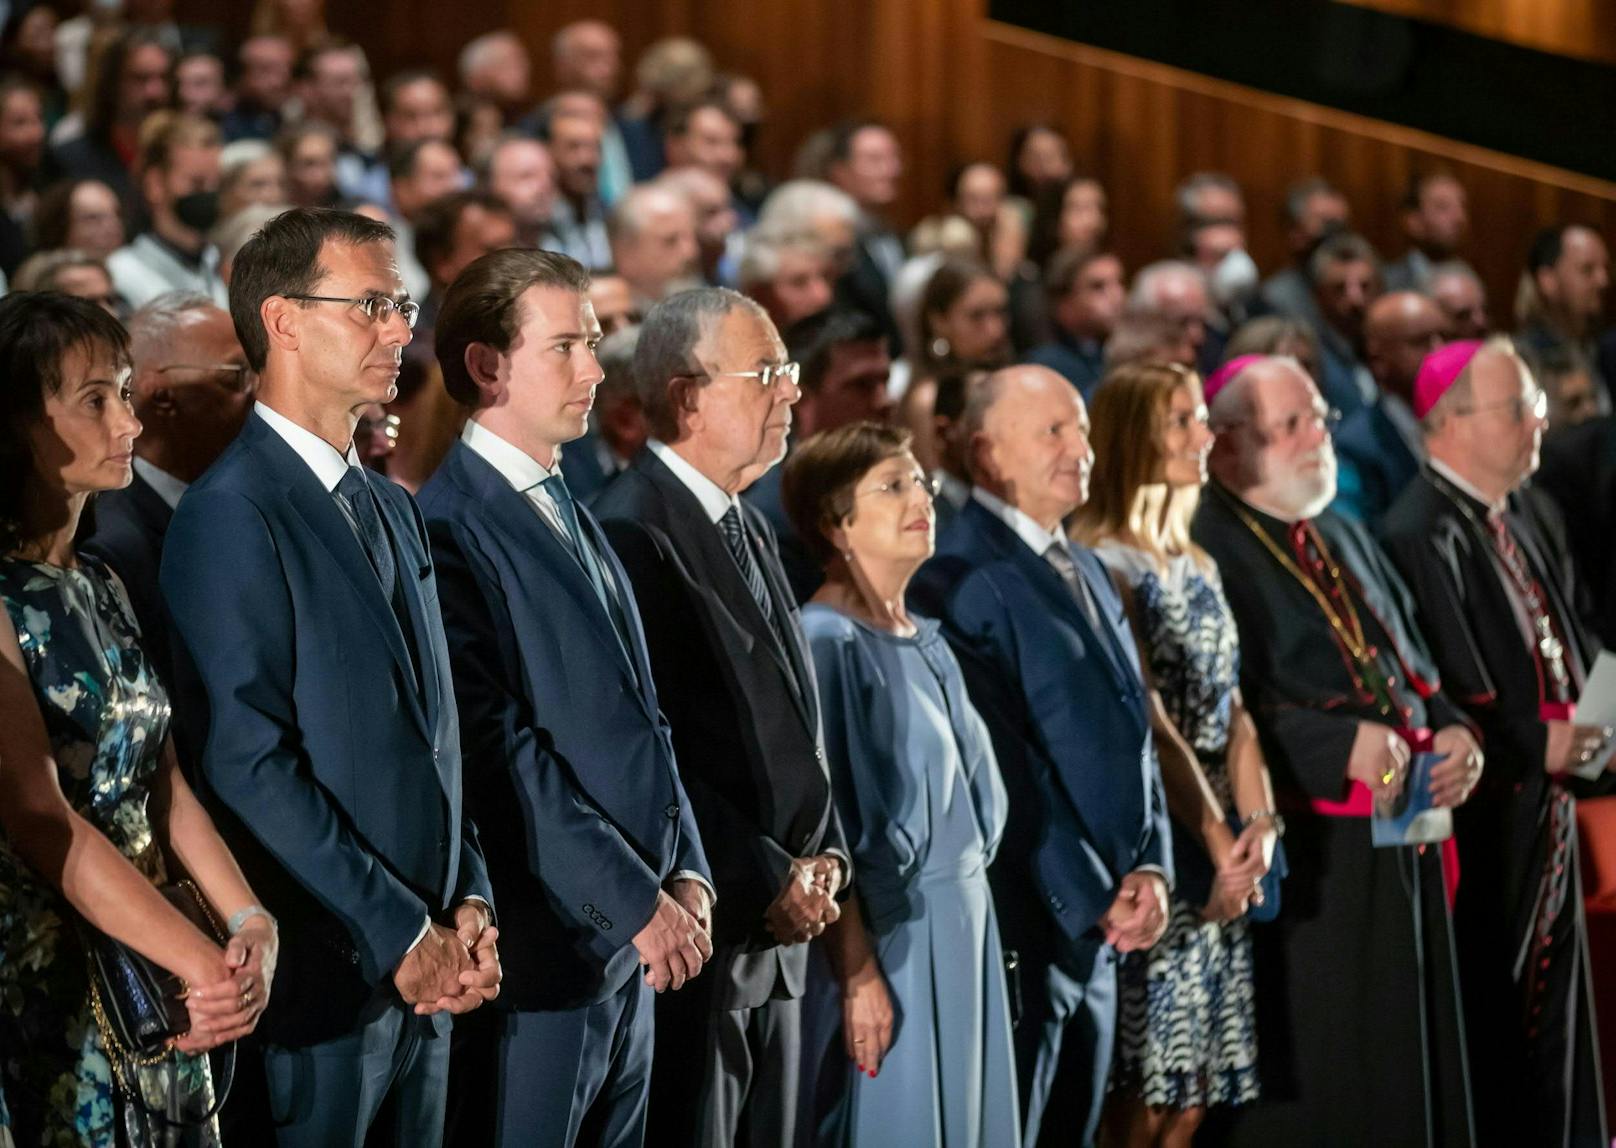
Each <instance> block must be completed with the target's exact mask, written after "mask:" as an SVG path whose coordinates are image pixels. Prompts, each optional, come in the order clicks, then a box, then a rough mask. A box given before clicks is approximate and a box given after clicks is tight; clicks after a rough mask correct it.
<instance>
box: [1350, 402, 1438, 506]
mask: <svg viewBox="0 0 1616 1148" xmlns="http://www.w3.org/2000/svg"><path fill="white" fill-rule="evenodd" d="M1335 449H1336V453H1337V454H1339V455H1340V456H1341V460H1342V462H1343V463H1344V464H1345V465H1346V466H1348V467H1351V470H1352V475H1353V476H1355V478H1356V483H1353V482H1352V481H1351V480H1350V479H1349V480H1346V481H1343V482H1342V483H1341V487H1342V490H1341V494H1340V496H1339V502H1338V504H1337V505H1336V506H1335V507H1334V509H1335V510H1337V511H1340V512H1342V513H1345V514H1348V515H1351V516H1352V517H1353V518H1356V519H1357V520H1358V521H1360V522H1362V523H1365V524H1366V525H1368V526H1369V527H1371V528H1373V527H1375V526H1378V525H1379V524H1380V520H1381V518H1382V517H1383V516H1384V515H1385V513H1386V512H1387V511H1388V510H1390V509H1391V507H1392V503H1394V502H1396V501H1397V496H1398V495H1400V494H1402V493H1403V491H1404V489H1405V488H1407V486H1408V484H1409V483H1411V482H1413V481H1414V479H1415V477H1416V476H1417V475H1418V474H1419V473H1420V460H1419V459H1417V458H1415V457H1414V454H1413V452H1411V451H1410V450H1409V449H1408V444H1407V443H1406V442H1404V441H1403V436H1402V435H1401V434H1399V433H1398V431H1397V427H1396V426H1395V425H1394V424H1393V423H1392V420H1391V419H1390V418H1388V417H1387V416H1386V412H1385V410H1384V409H1383V408H1382V406H1381V404H1380V403H1379V402H1377V403H1375V405H1374V406H1371V407H1360V408H1359V409H1358V410H1356V411H1354V412H1353V413H1352V414H1351V416H1349V417H1348V418H1347V419H1345V420H1344V421H1343V422H1342V424H1341V429H1340V430H1338V431H1336V432H1335Z"/></svg>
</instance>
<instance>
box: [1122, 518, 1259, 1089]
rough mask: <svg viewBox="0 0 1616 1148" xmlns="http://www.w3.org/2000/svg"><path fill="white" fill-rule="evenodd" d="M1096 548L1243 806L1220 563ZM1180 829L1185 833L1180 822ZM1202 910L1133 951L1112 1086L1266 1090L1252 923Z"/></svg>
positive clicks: (1177, 903)
mask: <svg viewBox="0 0 1616 1148" xmlns="http://www.w3.org/2000/svg"><path fill="white" fill-rule="evenodd" d="M1095 554H1096V555H1097V556H1098V557H1099V558H1100V560H1101V561H1102V562H1104V563H1105V564H1106V566H1107V567H1108V568H1109V569H1111V570H1112V571H1114V572H1116V573H1117V574H1119V575H1120V576H1121V577H1122V578H1123V580H1124V581H1125V582H1126V583H1127V584H1128V585H1129V586H1131V587H1132V589H1133V595H1134V603H1135V607H1136V610H1137V616H1138V619H1139V628H1140V633H1141V636H1142V637H1143V639H1144V640H1143V642H1142V643H1141V648H1140V653H1141V656H1143V657H1144V658H1145V659H1146V661H1147V662H1148V664H1149V666H1150V672H1151V675H1152V676H1153V677H1154V678H1155V684H1156V689H1157V691H1158V692H1159V693H1160V694H1161V697H1162V703H1163V705H1164V706H1165V708H1166V710H1167V716H1168V717H1169V718H1170V719H1171V720H1172V723H1173V725H1174V727H1175V728H1176V729H1177V730H1178V731H1179V733H1181V734H1182V735H1183V736H1184V740H1185V741H1187V742H1188V743H1189V745H1190V747H1191V748H1192V749H1193V750H1194V751H1195V756H1196V758H1197V759H1198V760H1199V761H1200V764H1201V769H1202V771H1203V772H1204V773H1205V774H1206V778H1207V781H1208V782H1209V783H1210V784H1211V786H1212V791H1213V793H1214V794H1216V795H1217V798H1218V800H1219V801H1220V802H1222V803H1223V807H1224V809H1225V810H1228V809H1231V808H1233V806H1232V803H1231V800H1230V784H1229V774H1228V769H1227V764H1226V762H1225V760H1224V755H1225V752H1226V751H1227V749H1228V745H1229V721H1230V716H1231V712H1232V702H1233V697H1234V690H1235V687H1236V685H1237V684H1238V677H1239V671H1240V648H1239V639H1238V636H1237V633H1236V630H1235V624H1234V618H1233V616H1232V615H1231V614H1230V613H1229V605H1228V603H1227V602H1226V601H1224V598H1223V588H1222V585H1221V584H1220V582H1219V580H1218V576H1217V572H1216V569H1215V568H1203V567H1202V566H1200V565H1199V564H1197V563H1196V561H1195V560H1194V559H1193V558H1191V557H1189V556H1188V555H1181V556H1179V557H1177V558H1174V559H1173V560H1172V562H1171V563H1170V564H1169V565H1168V568H1167V570H1166V572H1165V573H1163V572H1160V571H1159V570H1158V569H1157V568H1156V566H1155V565H1154V563H1153V562H1152V561H1151V559H1150V558H1148V557H1147V556H1146V555H1144V554H1143V553H1141V552H1140V551H1138V550H1135V549H1132V548H1130V547H1124V546H1121V545H1119V544H1116V543H1102V544H1101V545H1100V546H1098V547H1096V548H1095ZM1174 832H1175V834H1177V835H1179V836H1182V835H1183V833H1184V831H1183V830H1182V829H1180V828H1179V827H1178V826H1174ZM1187 844H1188V841H1187V840H1186V841H1180V842H1178V843H1177V848H1178V849H1179V850H1182V849H1183V848H1184V847H1185V846H1186V845H1187ZM1189 847H1190V848H1194V846H1193V845H1189ZM1200 910H1201V906H1199V905H1191V904H1188V903H1187V902H1184V901H1181V900H1178V899H1177V898H1176V897H1175V898H1174V899H1173V905H1172V916H1171V919H1170V921H1169V923H1168V926H1167V932H1166V933H1165V934H1164V935H1163V936H1162V939H1161V940H1160V941H1159V942H1157V944H1156V945H1155V947H1154V948H1152V949H1150V950H1148V951H1146V952H1143V953H1133V954H1130V955H1129V956H1128V957H1127V959H1125V960H1124V961H1123V963H1122V966H1121V969H1120V970H1119V985H1118V994H1119V1002H1118V1025H1117V1051H1116V1061H1115V1068H1114V1070H1113V1073H1112V1081H1111V1086H1112V1087H1113V1088H1116V1089H1122V1090H1126V1091H1128V1092H1131V1093H1134V1094H1135V1095H1137V1096H1139V1097H1140V1098H1141V1099H1142V1100H1143V1101H1144V1102H1145V1103H1146V1104H1148V1105H1150V1106H1152V1107H1167V1108H1175V1109H1184V1108H1195V1107H1204V1106H1210V1105H1214V1104H1230V1105H1232V1104H1245V1103H1247V1102H1249V1101H1252V1100H1255V1099H1256V1097H1257V1091H1258V1087H1257V1029H1256V1013H1255V1004H1254V995H1253V989H1252V963H1251V936H1250V933H1249V926H1248V925H1247V923H1246V922H1245V921H1232V922H1229V923H1228V924H1218V923H1216V922H1208V921H1203V920H1202V919H1201V912H1200Z"/></svg>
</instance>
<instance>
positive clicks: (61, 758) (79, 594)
mask: <svg viewBox="0 0 1616 1148" xmlns="http://www.w3.org/2000/svg"><path fill="white" fill-rule="evenodd" d="M82 562H83V565H82V566H80V567H78V568H76V569H69V568H64V567H60V566H50V565H45V564H40V563H31V562H24V561H21V560H18V559H13V558H0V600H3V601H4V603H5V607H6V612H7V613H8V614H9V615H10V618H11V623H12V625H13V626H14V627H15V629H16V632H17V640H18V643H19V645H20V647H21V649H22V655H23V662H24V664H25V665H26V666H27V669H28V675H29V677H30V679H31V680H32V683H33V688H34V699H35V701H36V702H37V703H38V705H39V710H40V713H41V714H42V715H43V717H44V720H45V729H46V733H47V735H48V736H49V738H50V745H51V752H52V754H53V756H54V758H55V762H56V769H57V776H58V778H59V780H60V783H61V787H62V792H63V794H64V795H65V796H66V798H67V800H68V802H69V803H70V804H71V805H72V806H73V808H74V809H75V810H76V811H77V812H78V813H79V814H80V816H82V817H84V818H85V820H87V821H88V822H89V823H90V824H91V825H93V826H95V827H96V828H97V829H99V830H100V831H101V832H102V833H103V834H105V835H106V837H107V839H108V840H109V841H111V842H112V844H113V845H114V846H115V847H116V848H117V849H118V851H119V852H120V853H122V854H123V855H124V856H125V857H127V858H128V859H129V861H130V862H131V863H132V864H133V865H134V866H135V867H136V869H138V870H139V871H140V872H141V873H142V874H144V875H145V876H146V877H147V878H149V879H150V880H151V881H152V882H153V883H160V882H162V881H163V880H164V879H165V877H164V872H163V856H162V851H161V850H160V849H159V848H158V846H157V844H156V842H155V841H154V839H153V836H152V826H151V821H150V819H149V817H148V815H147V809H146V803H147V798H148V793H149V786H150V784H151V780H152V776H153V774H154V773H155V772H156V770H157V767H158V763H159V761H160V759H161V755H162V749H163V743H164V739H165V737H166V736H167V732H168V720H169V706H168V696H167V694H166V693H165V692H164V690H163V687H162V685H161V683H159V682H158V681H157V679H156V677H155V676H154V675H153V673H152V669H151V666H150V664H149V663H148V662H147V661H146V658H145V656H144V655H143V654H142V653H141V649H140V634H139V630H138V628H137V626H136V624H135V621H134V614H133V612H132V610H131V609H130V606H129V600H128V598H127V596H126V595H125V593H124V590H123V586H122V584H121V583H120V582H118V580H117V578H116V577H115V576H114V575H112V574H111V573H110V572H109V571H108V570H107V569H106V567H104V566H102V565H101V564H99V563H98V562H96V561H94V560H93V559H90V558H83V559H82ZM79 927H80V926H79V923H78V914H77V913H76V912H75V911H74V910H73V909H72V907H71V906H69V905H68V903H67V901H66V900H65V899H64V898H63V896H62V895H61V893H60V892H59V891H58V890H57V889H56V888H55V887H54V886H52V885H51V884H50V883H49V882H47V881H45V880H44V879H42V878H41V877H40V876H39V875H38V874H36V873H35V872H33V871H32V870H31V869H30V868H29V867H28V865H27V863H26V862H24V861H23V860H22V859H21V858H20V857H19V856H18V855H17V854H16V853H15V852H14V850H13V849H12V846H11V844H10V842H8V841H7V839H6V837H5V835H4V833H3V832H0V1092H3V1094H4V1097H3V1099H0V1148H9V1146H8V1141H7V1133H8V1130H7V1128H6V1123H7V1118H6V1115H5V1105H6V1104H7V1103H9V1105H10V1125H11V1127H10V1130H9V1131H10V1134H11V1135H13V1136H15V1138H16V1143H17V1145H18V1148H32V1146H34V1145H51V1146H55V1145H90V1146H94V1148H101V1146H103V1145H105V1146H107V1148H113V1146H114V1145H118V1144H130V1145H135V1146H139V1148H144V1146H148V1145H152V1146H158V1145H161V1146H167V1145H177V1144H187V1145H191V1144H201V1145H216V1144H217V1143H218V1132H217V1128H216V1126H215V1125H214V1123H213V1122H211V1121H209V1122H206V1123H203V1124H202V1125H200V1126H198V1127H191V1128H180V1127H174V1126H170V1125H167V1124H166V1123H165V1122H164V1121H162V1120H160V1119H157V1118H154V1117H151V1116H148V1115H147V1114H146V1113H145V1112H144V1111H142V1110H141V1108H140V1107H139V1106H137V1105H134V1104H131V1103H127V1102H126V1101H125V1100H124V1098H123V1097H122V1096H121V1095H119V1093H118V1090H117V1087H116V1085H115V1084H114V1082H113V1074H112V1068H111V1064H110V1062H109V1061H108V1059H107V1056H106V1053H105V1051H104V1049H103V1047H102V1043H101V1036H100V1033H99V1031H98V1030H97V1028H96V1025H95V1020H94V1018H93V1016H92V1014H91V1008H90V992H89V972H88V967H87V965H86V961H85V953H84V948H83V945H82V943H81V941H80V938H79V932H78V929H79ZM138 1080H139V1085H140V1088H141V1091H142V1093H143V1095H144V1096H145V1098H146V1100H147V1103H148V1105H151V1106H153V1107H156V1108H157V1109H158V1110H163V1109H164V1108H165V1107H166V1106H167V1104H168V1103H169V1102H171V1101H173V1102H174V1103H176V1105H177V1107H178V1109H179V1110H180V1111H181V1112H182V1113H185V1114H187V1115H191V1116H193V1117H196V1116H200V1115H201V1114H203V1113H205V1112H207V1110H208V1108H209V1106H210V1105H211V1104H212V1099H213V1089H212V1083H211V1079H210V1075H209V1071H208V1061H207V1058H206V1057H192V1056H184V1055H181V1054H179V1053H171V1054H170V1055H169V1056H168V1057H167V1058H166V1059H165V1060H164V1061H162V1062H161V1063H159V1064H158V1065H156V1066H154V1067H152V1068H148V1069H142V1070H140V1072H139V1073H138ZM175 1098H177V1100H175Z"/></svg>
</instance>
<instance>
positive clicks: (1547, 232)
mask: <svg viewBox="0 0 1616 1148" xmlns="http://www.w3.org/2000/svg"><path fill="white" fill-rule="evenodd" d="M1579 226H1581V225H1580V224H1576V223H1556V224H1555V225H1554V226H1552V227H1545V228H1544V229H1543V230H1541V231H1539V232H1538V233H1537V234H1536V235H1534V236H1532V245H1531V246H1530V247H1528V248H1527V249H1526V270H1527V271H1529V272H1530V273H1532V274H1533V275H1536V274H1537V273H1538V272H1539V271H1542V270H1543V269H1544V268H1546V267H1553V266H1554V265H1555V264H1556V263H1558V262H1560V256H1561V254H1562V253H1563V252H1564V251H1565V240H1566V236H1567V235H1568V234H1569V233H1570V232H1571V230H1572V229H1573V228H1576V227H1579Z"/></svg>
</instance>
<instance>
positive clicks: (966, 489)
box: [932, 467, 971, 510]
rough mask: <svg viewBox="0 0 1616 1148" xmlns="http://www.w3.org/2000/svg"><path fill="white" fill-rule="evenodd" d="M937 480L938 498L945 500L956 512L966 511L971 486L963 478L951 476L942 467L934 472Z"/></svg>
mask: <svg viewBox="0 0 1616 1148" xmlns="http://www.w3.org/2000/svg"><path fill="white" fill-rule="evenodd" d="M932 473H933V475H934V476H935V477H936V479H937V483H938V490H937V494H938V497H940V498H942V499H943V500H945V501H946V502H947V503H948V504H949V505H950V506H952V507H953V508H954V509H955V510H964V509H965V503H966V502H967V501H968V500H969V499H970V497H971V484H970V483H968V482H966V481H965V480H964V479H963V478H959V477H958V476H956V475H953V474H950V473H949V472H948V471H946V470H944V469H943V468H942V467H938V468H937V469H936V470H935V471H933V472H932Z"/></svg>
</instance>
